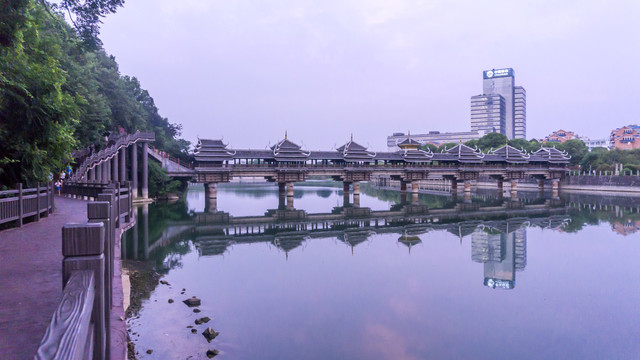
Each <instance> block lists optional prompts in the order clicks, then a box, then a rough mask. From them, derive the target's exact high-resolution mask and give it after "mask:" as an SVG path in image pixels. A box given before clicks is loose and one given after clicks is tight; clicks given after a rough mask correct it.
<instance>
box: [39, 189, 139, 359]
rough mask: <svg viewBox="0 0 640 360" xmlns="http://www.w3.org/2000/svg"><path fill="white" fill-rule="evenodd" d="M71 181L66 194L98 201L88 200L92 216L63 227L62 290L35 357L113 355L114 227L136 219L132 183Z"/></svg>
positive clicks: (115, 238) (115, 239) (80, 357)
mask: <svg viewBox="0 0 640 360" xmlns="http://www.w3.org/2000/svg"><path fill="white" fill-rule="evenodd" d="M68 185H69V187H68V190H73V191H68V192H67V194H71V192H75V194H76V196H89V197H91V196H92V195H95V199H96V200H97V201H92V202H89V203H88V204H87V220H88V222H86V223H82V224H66V225H64V227H63V228H62V255H63V256H64V260H63V263H62V274H63V288H64V291H63V296H62V300H61V302H60V303H59V305H58V308H57V310H56V312H55V313H54V315H53V317H52V320H51V323H50V324H49V327H48V328H47V331H46V333H45V336H44V338H43V339H42V341H41V343H40V347H39V348H38V352H37V354H36V358H37V359H89V358H92V359H109V358H110V346H111V311H112V307H113V306H114V302H113V299H114V297H113V279H114V274H115V266H116V265H115V259H116V256H115V249H116V246H115V245H116V242H117V241H118V238H117V232H116V230H117V229H118V228H123V225H124V223H129V222H130V221H131V220H132V219H133V218H132V216H133V206H132V198H131V184H130V183H129V182H127V183H126V186H122V187H121V186H120V184H118V183H113V184H80V183H78V184H73V183H72V184H68ZM81 185H84V186H85V187H86V188H88V189H90V190H89V191H88V192H85V191H84V190H82V189H81V187H82V186H81ZM99 190H101V192H100V193H98V194H95V192H96V191H99ZM123 217H124V223H122V221H121V220H122V218H123ZM122 331H123V332H124V331H125V330H124V329H122Z"/></svg>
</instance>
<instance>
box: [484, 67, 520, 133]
mask: <svg viewBox="0 0 640 360" xmlns="http://www.w3.org/2000/svg"><path fill="white" fill-rule="evenodd" d="M482 77H483V81H482V91H483V92H482V93H483V95H494V94H497V95H501V96H502V97H503V98H504V104H505V127H504V134H505V135H507V137H508V138H509V139H514V138H515V139H517V138H524V137H525V136H526V101H525V100H526V92H525V90H524V88H523V87H522V86H515V80H514V72H513V69H511V68H506V69H492V70H485V71H484V72H483V73H482ZM516 99H517V110H518V119H517V120H516Z"/></svg>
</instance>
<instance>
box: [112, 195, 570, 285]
mask: <svg viewBox="0 0 640 360" xmlns="http://www.w3.org/2000/svg"><path fill="white" fill-rule="evenodd" d="M512 204H513V202H512V201H511V200H510V199H508V200H505V204H504V205H502V206H496V205H499V203H488V204H487V205H488V207H486V208H484V209H485V210H483V211H482V213H483V214H485V216H487V217H486V218H487V219H488V220H482V219H481V218H479V215H478V210H479V209H480V208H479V207H478V206H469V204H461V206H458V207H457V209H456V210H455V211H452V209H440V210H438V209H431V210H429V209H427V208H426V207H425V206H418V205H414V204H411V203H409V204H404V205H403V206H402V207H394V208H392V209H391V210H389V211H372V210H371V209H369V208H361V207H357V206H353V205H352V206H348V207H336V208H334V209H333V211H332V212H331V213H326V214H307V213H306V212H304V211H303V210H296V209H287V208H286V207H285V208H284V209H283V208H281V207H280V208H279V209H273V210H268V211H267V212H266V213H265V215H264V216H251V217H233V216H230V215H229V214H228V213H225V212H222V211H214V212H211V211H208V212H204V213H191V214H190V215H187V214H183V216H182V218H183V219H182V220H166V219H163V220H164V221H161V223H159V224H155V223H154V224H153V226H154V228H153V230H154V231H152V232H151V233H153V234H154V238H153V239H150V238H149V236H150V231H149V226H150V220H149V207H148V205H143V206H142V207H140V208H139V211H138V221H137V223H136V225H135V227H134V229H133V231H132V233H131V234H129V236H128V237H127V240H126V242H125V244H123V258H125V259H133V260H136V259H139V260H155V261H156V268H157V269H158V270H161V269H164V270H166V271H168V270H169V269H171V268H173V267H175V266H180V263H181V262H180V259H181V256H182V255H184V254H187V253H188V252H190V251H192V249H193V250H195V251H197V253H198V254H199V255H200V256H220V255H224V254H225V253H227V252H228V251H229V249H230V248H231V247H232V246H234V245H236V244H251V243H268V244H270V245H272V246H274V247H276V248H278V249H280V250H281V251H283V253H284V257H285V259H288V257H289V254H290V252H291V251H292V250H294V249H296V248H299V247H301V246H303V245H304V244H305V242H307V241H310V240H313V239H316V238H331V237H333V238H336V239H338V240H339V241H341V242H342V243H344V244H346V245H347V246H349V247H350V249H351V252H352V254H353V252H354V248H355V247H356V246H358V245H359V244H362V243H364V242H366V241H368V240H369V239H370V238H371V237H372V236H375V235H381V234H396V235H399V236H397V237H396V239H397V242H398V244H399V245H402V246H406V248H407V250H408V252H409V253H411V249H412V248H413V247H414V246H416V245H418V244H420V243H422V239H421V238H420V236H422V235H423V234H426V233H427V232H431V231H447V232H449V233H451V234H454V235H455V236H456V237H457V238H459V239H460V241H461V242H462V239H463V238H465V237H468V236H470V238H471V258H472V260H473V261H474V262H477V263H482V264H483V266H484V285H485V286H487V287H490V288H496V289H513V288H514V287H515V283H516V272H517V271H522V270H524V268H525V267H526V263H527V251H526V249H527V245H526V241H527V233H526V231H527V227H529V226H539V227H543V228H552V229H559V228H562V227H563V226H564V224H566V223H567V222H569V219H570V217H569V215H568V214H567V207H565V206H563V205H562V204H558V203H555V202H548V203H546V204H544V203H543V204H539V203H534V204H531V205H527V204H524V205H522V206H519V207H518V208H517V209H513V208H512ZM459 205H460V204H459ZM465 209H468V211H467V212H465V211H464V210H465ZM489 209H492V210H489ZM514 211H515V212H517V214H519V216H520V217H517V218H508V217H507V214H511V215H513V214H515V213H514ZM467 214H468V215H467ZM527 214H531V215H532V216H534V217H527ZM467 216H468V217H469V218H470V219H469V220H466V219H465V218H466V217H467ZM500 217H502V218H503V220H495V219H496V218H500ZM505 217H507V218H506V219H504V218H505ZM157 218H158V216H157V215H156V217H155V218H154V219H156V220H155V221H158V220H157ZM127 242H130V243H129V244H127Z"/></svg>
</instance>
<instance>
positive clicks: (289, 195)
mask: <svg viewBox="0 0 640 360" xmlns="http://www.w3.org/2000/svg"><path fill="white" fill-rule="evenodd" d="M287 210H293V182H287Z"/></svg>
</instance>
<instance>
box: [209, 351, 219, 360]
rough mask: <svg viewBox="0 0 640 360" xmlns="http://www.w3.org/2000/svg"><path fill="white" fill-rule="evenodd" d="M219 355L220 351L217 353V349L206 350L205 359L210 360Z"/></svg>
mask: <svg viewBox="0 0 640 360" xmlns="http://www.w3.org/2000/svg"><path fill="white" fill-rule="evenodd" d="M219 353H220V351H218V349H213V350H207V357H208V358H209V359H211V358H212V357H214V356H216V355H218V354H219Z"/></svg>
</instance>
